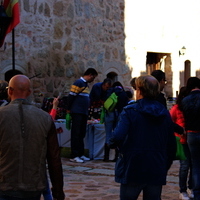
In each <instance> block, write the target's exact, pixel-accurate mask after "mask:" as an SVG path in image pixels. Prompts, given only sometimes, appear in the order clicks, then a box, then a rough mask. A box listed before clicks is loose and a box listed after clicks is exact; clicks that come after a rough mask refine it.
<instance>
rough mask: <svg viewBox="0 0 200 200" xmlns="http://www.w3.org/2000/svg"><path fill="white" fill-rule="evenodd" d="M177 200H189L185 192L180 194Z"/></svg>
mask: <svg viewBox="0 0 200 200" xmlns="http://www.w3.org/2000/svg"><path fill="white" fill-rule="evenodd" d="M179 199H182V200H190V198H189V197H188V193H187V192H182V193H180V194H179Z"/></svg>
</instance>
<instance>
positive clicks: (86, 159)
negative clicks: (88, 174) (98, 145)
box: [80, 156, 90, 161]
mask: <svg viewBox="0 0 200 200" xmlns="http://www.w3.org/2000/svg"><path fill="white" fill-rule="evenodd" d="M80 158H81V159H82V160H84V161H89V160H90V158H87V157H85V156H81V157H80Z"/></svg>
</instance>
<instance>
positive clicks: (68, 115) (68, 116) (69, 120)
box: [66, 113, 72, 130]
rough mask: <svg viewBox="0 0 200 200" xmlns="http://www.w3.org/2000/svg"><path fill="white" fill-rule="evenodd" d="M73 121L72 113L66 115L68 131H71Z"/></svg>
mask: <svg viewBox="0 0 200 200" xmlns="http://www.w3.org/2000/svg"><path fill="white" fill-rule="evenodd" d="M71 121H72V118H71V115H70V113H67V114H66V129H67V130H71Z"/></svg>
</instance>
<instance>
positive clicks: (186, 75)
mask: <svg viewBox="0 0 200 200" xmlns="http://www.w3.org/2000/svg"><path fill="white" fill-rule="evenodd" d="M190 76H191V62H190V60H186V61H185V63H184V84H185V85H186V84H187V80H188V78H190Z"/></svg>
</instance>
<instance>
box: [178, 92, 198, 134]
mask: <svg viewBox="0 0 200 200" xmlns="http://www.w3.org/2000/svg"><path fill="white" fill-rule="evenodd" d="M182 110H183V115H184V118H185V129H186V130H190V131H200V90H193V91H192V92H190V93H189V95H188V96H186V97H185V98H184V99H183V100H182Z"/></svg>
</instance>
